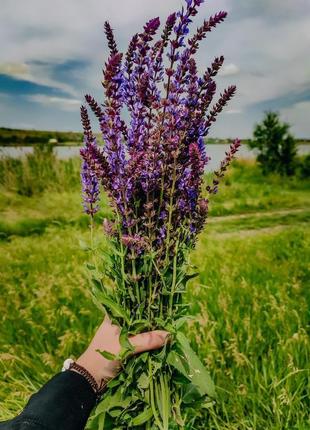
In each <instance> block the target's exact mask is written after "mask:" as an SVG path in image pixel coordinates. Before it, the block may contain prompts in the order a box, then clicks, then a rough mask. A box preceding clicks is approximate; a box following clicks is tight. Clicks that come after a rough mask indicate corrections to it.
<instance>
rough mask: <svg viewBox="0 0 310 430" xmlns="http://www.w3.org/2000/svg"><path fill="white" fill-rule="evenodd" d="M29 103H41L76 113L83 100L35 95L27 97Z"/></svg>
mask: <svg viewBox="0 0 310 430" xmlns="http://www.w3.org/2000/svg"><path fill="white" fill-rule="evenodd" d="M27 98H28V100H29V101H31V102H35V103H41V104H43V105H47V106H49V105H50V106H56V107H57V108H59V109H62V110H67V111H76V110H77V108H78V107H79V106H80V105H81V100H78V99H69V98H65V97H53V96H47V95H45V94H34V95H31V96H28V97H27Z"/></svg>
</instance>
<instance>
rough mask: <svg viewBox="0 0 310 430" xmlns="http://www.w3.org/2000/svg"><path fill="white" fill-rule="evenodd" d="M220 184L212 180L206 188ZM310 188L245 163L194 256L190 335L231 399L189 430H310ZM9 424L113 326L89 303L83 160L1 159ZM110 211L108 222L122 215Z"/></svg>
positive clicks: (1, 345) (5, 414)
mask: <svg viewBox="0 0 310 430" xmlns="http://www.w3.org/2000/svg"><path fill="white" fill-rule="evenodd" d="M206 180H208V178H206ZM309 186H310V181H309V179H300V178H298V177H292V178H281V177H279V176H276V175H274V176H273V175H272V176H268V177H264V176H262V174H261V173H260V170H259V168H258V166H257V165H256V164H255V163H249V162H246V161H240V162H237V163H235V164H234V166H233V168H232V169H231V171H230V173H229V175H227V177H226V179H225V181H224V183H223V184H222V187H221V189H220V192H219V194H218V195H217V196H216V197H215V198H214V200H213V201H212V206H211V211H210V218H209V223H208V225H207V227H206V229H205V231H204V233H203V234H202V235H201V237H200V240H199V242H198V244H197V248H196V250H195V251H194V252H193V254H192V264H193V266H196V267H197V269H198V271H199V277H198V278H196V279H195V280H193V281H192V282H191V285H190V288H189V293H188V303H190V304H191V307H192V312H193V313H194V314H195V315H196V318H195V319H194V320H193V321H191V322H190V323H189V325H188V327H187V328H186V331H187V334H188V336H189V337H190V338H191V340H192V344H193V346H194V348H195V350H196V351H197V353H198V354H199V356H200V357H201V358H202V359H203V361H204V362H205V364H206V365H207V367H208V369H209V370H210V372H211V374H212V376H213V378H214V381H215V383H216V386H217V394H218V399H217V401H216V402H215V403H214V404H211V403H210V404H208V405H207V406H206V407H205V408H203V409H202V410H201V411H200V416H198V417H197V419H196V420H195V422H194V423H191V424H190V427H188V429H193V430H195V429H197V430H206V429H212V430H224V429H225V430H261V429H268V430H269V429H270V430H282V429H288V430H307V429H310V415H309V410H310V399H309V393H310V365H309V364H310V340H309V321H310V319H309V316H310V315H309V309H310V289H309V279H310V276H309V275H310V274H309V267H310V265H309V262H310V261H309V260H310V228H309V219H310V209H309V208H310V205H309V203H310V196H309ZM0 190H1V193H0V213H1V221H0V248H1V253H0V265H1V275H0V276H1V279H0V285H1V295H0V321H1V322H0V374H1V379H0V420H4V419H8V418H10V417H13V416H14V415H16V414H17V413H18V412H19V411H20V410H21V409H22V407H23V405H24V404H25V402H26V400H27V398H28V397H29V395H30V394H31V393H33V392H34V391H35V390H37V389H38V388H39V387H40V386H41V384H43V383H44V381H46V380H47V379H48V378H49V377H51V376H52V375H53V374H54V373H55V372H58V371H59V369H60V368H61V366H62V362H63V360H64V359H65V358H67V357H69V356H78V355H79V354H80V353H81V352H82V351H83V349H84V348H85V346H86V345H87V342H88V341H89V340H90V338H91V336H92V334H93V332H94V330H95V328H96V327H97V326H98V324H99V323H100V320H101V318H102V315H101V313H100V311H99V310H98V309H97V308H96V307H95V306H94V304H93V303H92V300H91V298H90V294H89V288H88V282H87V275H86V270H85V264H86V262H87V261H89V258H90V256H89V251H88V250H87V244H88V243H89V231H88V218H87V217H86V216H85V215H84V214H83V213H82V207H81V198H80V185H79V160H77V159H71V160H67V161H63V160H58V159H56V158H55V157H54V156H53V154H52V152H51V151H50V150H49V149H48V147H46V148H45V147H41V149H38V150H37V151H35V153H34V154H33V155H31V156H28V158H27V159H25V160H23V161H21V160H10V159H6V160H0ZM110 216H111V211H110V209H109V207H108V205H107V203H106V202H104V204H103V207H102V210H101V211H100V213H99V214H98V215H97V219H96V221H97V223H96V233H98V234H97V236H99V237H103V235H102V227H101V223H102V219H103V218H104V217H110Z"/></svg>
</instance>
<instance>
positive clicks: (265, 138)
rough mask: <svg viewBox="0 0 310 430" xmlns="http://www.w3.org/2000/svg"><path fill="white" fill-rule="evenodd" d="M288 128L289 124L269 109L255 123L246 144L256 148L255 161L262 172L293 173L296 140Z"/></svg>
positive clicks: (294, 168)
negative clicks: (251, 137) (250, 137)
mask: <svg viewBox="0 0 310 430" xmlns="http://www.w3.org/2000/svg"><path fill="white" fill-rule="evenodd" d="M289 128H290V125H289V124H287V123H281V121H280V118H279V114H278V113H276V112H271V111H269V112H266V113H265V117H264V119H263V121H262V123H261V124H257V125H256V127H255V129H254V139H253V140H250V141H249V143H248V144H249V146H250V147H251V148H255V149H257V150H258V156H257V161H258V162H259V164H260V165H261V168H262V170H263V173H264V174H268V173H274V172H277V173H279V174H280V175H288V176H290V175H293V174H294V173H295V170H296V153H297V150H296V141H295V139H294V137H293V136H292V135H291V134H290V133H289Z"/></svg>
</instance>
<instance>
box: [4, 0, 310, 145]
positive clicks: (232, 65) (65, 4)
mask: <svg viewBox="0 0 310 430" xmlns="http://www.w3.org/2000/svg"><path fill="white" fill-rule="evenodd" d="M181 5H182V1H181V0H156V1H154V0H119V1H110V0H109V1H108V0H87V1H85V0H65V1H63V0H53V2H51V1H47V0H27V2H21V1H20V0H1V12H0V126H7V127H14V128H36V129H58V130H80V122H79V106H80V104H81V102H82V100H83V94H85V93H91V94H93V95H94V96H95V97H96V98H97V99H98V100H99V101H100V100H102V94H101V85H100V80H101V69H102V65H103V63H104V61H105V59H106V56H107V48H106V44H105V40H104V34H103V23H104V21H105V20H107V19H108V20H109V21H110V22H111V24H112V26H113V27H114V29H115V32H116V36H117V39H118V43H119V46H120V49H126V46H127V42H128V40H129V38H130V36H131V35H132V34H133V33H135V32H137V31H140V29H141V28H142V26H143V24H144V23H145V21H146V20H148V19H149V18H152V17H154V16H160V18H161V20H162V21H164V19H165V17H166V16H167V15H168V14H169V13H170V12H171V11H173V10H177V9H179V8H180V6H181ZM218 10H227V11H228V12H229V16H228V18H227V20H226V22H225V23H224V24H221V26H219V27H218V28H217V29H216V30H214V31H213V32H212V33H211V34H210V35H209V36H208V38H207V39H206V41H204V43H203V44H202V45H201V49H200V51H199V54H198V63H199V68H200V70H201V73H202V72H203V71H204V69H205V68H206V67H208V65H209V63H210V62H211V61H212V59H213V58H214V56H216V55H221V54H224V56H225V67H224V69H223V71H222V73H221V75H220V76H219V78H218V87H219V90H221V89H224V88H225V87H226V86H227V85H229V84H231V83H233V84H236V85H237V87H238V93H237V95H236V97H235V99H234V100H233V102H232V103H231V104H230V105H229V107H228V108H227V109H226V111H225V112H224V113H223V114H222V115H221V117H220V118H219V120H218V122H217V124H216V125H215V126H214V128H213V130H212V133H211V135H212V136H217V137H236V136H240V137H248V136H250V135H251V131H252V128H253V125H254V124H255V123H256V122H258V121H259V120H260V119H261V118H262V115H263V112H264V111H265V110H267V109H273V110H277V111H279V112H280V114H281V117H282V118H283V119H284V120H286V121H289V122H290V123H291V124H292V131H293V132H294V133H295V134H296V136H298V137H310V55H309V52H310V51H309V47H310V30H309V29H310V1H309V0H207V1H206V2H205V3H204V4H203V5H202V6H201V8H200V14H199V16H198V17H197V20H196V21H195V23H194V24H193V26H194V27H196V26H197V25H198V24H199V22H201V21H202V20H203V19H204V18H207V17H208V16H209V15H211V14H213V13H215V12H216V11H218Z"/></svg>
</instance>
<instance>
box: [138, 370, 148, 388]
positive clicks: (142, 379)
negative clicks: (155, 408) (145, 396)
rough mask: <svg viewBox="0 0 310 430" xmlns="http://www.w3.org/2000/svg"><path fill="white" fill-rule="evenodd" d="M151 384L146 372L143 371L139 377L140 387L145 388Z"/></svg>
mask: <svg viewBox="0 0 310 430" xmlns="http://www.w3.org/2000/svg"><path fill="white" fill-rule="evenodd" d="M149 385H150V380H149V377H148V375H147V374H146V373H142V374H141V375H140V377H139V378H138V387H139V388H141V389H143V390H145V389H146V388H148V386H149Z"/></svg>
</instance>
